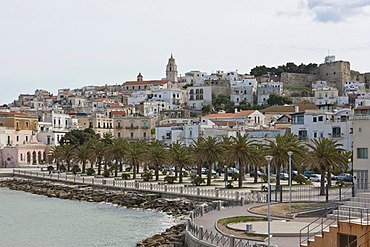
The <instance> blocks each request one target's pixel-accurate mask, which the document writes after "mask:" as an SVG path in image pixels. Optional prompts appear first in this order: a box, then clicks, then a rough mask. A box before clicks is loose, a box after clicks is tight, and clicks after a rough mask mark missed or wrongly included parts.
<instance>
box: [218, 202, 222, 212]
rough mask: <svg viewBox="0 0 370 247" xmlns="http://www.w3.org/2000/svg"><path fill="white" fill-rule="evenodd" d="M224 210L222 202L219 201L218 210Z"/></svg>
mask: <svg viewBox="0 0 370 247" xmlns="http://www.w3.org/2000/svg"><path fill="white" fill-rule="evenodd" d="M221 208H222V201H217V210H218V211H221Z"/></svg>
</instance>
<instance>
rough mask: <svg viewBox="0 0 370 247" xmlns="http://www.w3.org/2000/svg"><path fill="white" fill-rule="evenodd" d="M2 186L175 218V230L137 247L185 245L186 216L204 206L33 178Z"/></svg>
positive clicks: (4, 180) (1, 184)
mask: <svg viewBox="0 0 370 247" xmlns="http://www.w3.org/2000/svg"><path fill="white" fill-rule="evenodd" d="M0 187H6V188H9V189H11V190H18V191H24V192H28V193H33V194H38V195H43V196H47V197H56V198H60V199H68V200H80V201H88V202H95V203H102V202H104V203H110V204H113V205H117V206H118V207H126V208H128V209H135V208H139V209H148V210H149V209H152V210H156V211H159V212H164V213H166V214H168V215H172V216H173V217H174V225H173V226H172V227H170V228H168V229H166V230H165V231H164V232H162V233H159V234H155V235H153V236H151V237H149V238H146V239H143V240H141V241H140V242H138V243H137V246H140V247H144V246H178V247H180V246H183V244H184V240H185V235H184V230H185V217H186V216H187V215H188V214H189V213H190V211H192V210H193V209H194V208H195V207H196V206H197V205H200V204H203V203H201V202H195V201H191V200H188V199H183V198H176V199H165V198H161V197H160V195H158V194H140V193H137V192H126V191H125V192H124V191H119V190H109V189H101V188H94V187H92V186H86V185H71V184H65V183H61V182H51V181H47V180H34V179H29V178H14V177H13V178H2V179H0Z"/></svg>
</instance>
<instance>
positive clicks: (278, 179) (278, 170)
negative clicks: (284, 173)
mask: <svg viewBox="0 0 370 247" xmlns="http://www.w3.org/2000/svg"><path fill="white" fill-rule="evenodd" d="M276 185H280V166H279V165H277V166H276Z"/></svg>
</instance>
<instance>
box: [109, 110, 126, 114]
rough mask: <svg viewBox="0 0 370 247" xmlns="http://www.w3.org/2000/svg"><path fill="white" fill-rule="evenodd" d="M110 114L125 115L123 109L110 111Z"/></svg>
mask: <svg viewBox="0 0 370 247" xmlns="http://www.w3.org/2000/svg"><path fill="white" fill-rule="evenodd" d="M112 115H126V112H125V111H112Z"/></svg>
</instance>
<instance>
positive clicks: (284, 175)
mask: <svg viewBox="0 0 370 247" xmlns="http://www.w3.org/2000/svg"><path fill="white" fill-rule="evenodd" d="M280 179H281V180H288V179H289V174H288V173H285V172H280Z"/></svg>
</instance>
